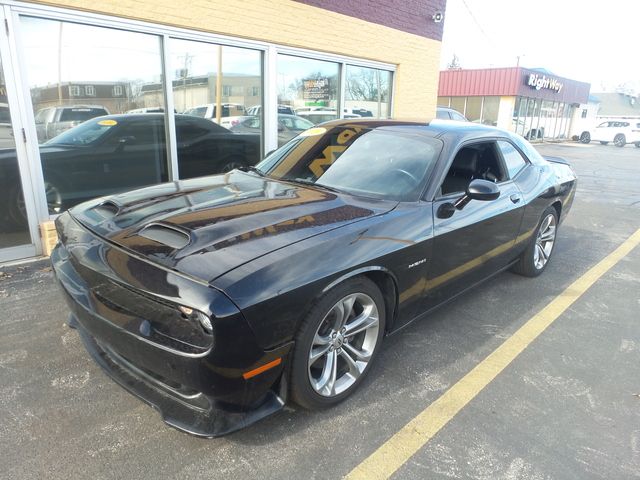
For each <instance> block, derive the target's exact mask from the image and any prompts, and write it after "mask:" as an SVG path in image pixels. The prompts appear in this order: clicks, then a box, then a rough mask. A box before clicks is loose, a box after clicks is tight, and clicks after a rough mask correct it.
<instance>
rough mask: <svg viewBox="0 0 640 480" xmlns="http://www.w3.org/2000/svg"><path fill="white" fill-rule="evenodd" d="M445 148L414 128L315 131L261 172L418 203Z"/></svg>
mask: <svg viewBox="0 0 640 480" xmlns="http://www.w3.org/2000/svg"><path fill="white" fill-rule="evenodd" d="M441 148H442V142H441V141H440V140H437V139H434V138H430V137H426V136H424V135H422V134H420V133H418V132H416V131H415V130H413V131H412V130H411V129H410V128H406V129H402V128H394V129H385V128H376V129H367V128H362V127H359V126H357V125H354V126H339V127H334V128H322V127H319V128H313V129H311V130H307V131H306V132H303V133H302V134H301V135H299V136H298V137H296V138H294V139H293V140H291V141H290V142H288V143H287V144H285V145H284V146H283V147H281V148H279V149H278V150H276V151H275V152H273V153H272V154H271V155H269V156H268V157H267V158H266V159H264V160H263V161H262V162H261V163H260V164H259V165H258V166H257V167H258V168H259V169H260V170H261V171H262V172H264V173H265V174H266V175H269V176H270V177H273V178H277V179H282V180H288V181H293V182H299V183H313V184H316V185H318V186H320V187H327V188H330V189H335V190H339V191H344V192H347V193H351V194H354V195H363V196H368V197H376V198H383V199H389V200H398V201H412V200H417V199H418V198H419V195H420V193H421V191H422V189H423V187H424V184H425V181H426V179H427V176H428V174H429V173H430V171H431V169H432V167H433V165H434V164H435V162H436V159H437V157H438V154H439V153H440V150H441Z"/></svg>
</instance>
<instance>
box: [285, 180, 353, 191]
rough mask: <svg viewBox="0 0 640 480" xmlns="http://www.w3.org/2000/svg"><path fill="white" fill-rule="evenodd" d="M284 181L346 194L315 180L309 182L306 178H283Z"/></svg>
mask: <svg viewBox="0 0 640 480" xmlns="http://www.w3.org/2000/svg"><path fill="white" fill-rule="evenodd" d="M283 180H287V181H289V182H293V183H301V184H303V185H309V186H311V187H320V188H323V189H325V190H329V191H330V192H335V193H344V192H343V191H342V190H340V189H338V188H334V187H330V186H328V185H324V184H322V183H316V182H314V181H313V180H307V179H306V178H283Z"/></svg>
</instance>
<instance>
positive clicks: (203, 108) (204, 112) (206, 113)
mask: <svg viewBox="0 0 640 480" xmlns="http://www.w3.org/2000/svg"><path fill="white" fill-rule="evenodd" d="M183 113H184V115H193V116H195V117H200V118H206V119H207V120H211V121H213V122H215V121H216V120H217V118H218V115H217V105H216V104H215V103H205V104H203V105H198V106H196V107H192V108H189V109H187V110H185V111H184V112H183ZM244 114H245V110H244V105H241V104H239V103H223V104H222V115H221V116H220V117H221V118H224V117H233V116H236V115H244Z"/></svg>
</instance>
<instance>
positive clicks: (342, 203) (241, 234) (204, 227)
mask: <svg viewBox="0 0 640 480" xmlns="http://www.w3.org/2000/svg"><path fill="white" fill-rule="evenodd" d="M395 205H396V202H390V201H376V200H366V199H360V198H355V197H353V196H350V195H346V194H344V195H343V194H336V193H332V192H328V191H323V190H320V189H316V188H310V187H306V186H302V185H295V184H290V183H286V182H281V181H276V180H272V179H269V178H265V177H259V176H257V175H255V174H250V173H244V172H240V171H233V172H230V173H228V174H225V175H218V176H213V177H202V178H196V179H192V180H186V181H179V182H174V183H166V184H161V185H156V186H153V187H148V188H144V189H141V190H135V191H133V192H129V193H125V194H121V195H114V196H111V197H108V198H102V199H99V200H95V201H92V202H87V203H84V204H82V205H79V206H77V207H75V208H74V209H72V210H71V214H72V215H73V216H74V217H75V218H76V219H77V220H78V221H80V222H81V223H82V224H84V225H85V226H86V227H87V228H89V229H90V230H92V231H93V232H95V233H97V234H98V235H100V236H102V237H104V238H106V239H108V240H109V241H111V242H113V243H116V244H118V245H120V246H122V247H125V248H126V249H129V250H131V251H134V252H136V253H138V254H141V255H144V256H145V257H147V258H148V259H150V260H152V261H154V262H157V263H160V264H162V265H164V266H167V267H169V268H172V269H174V270H177V271H180V272H182V273H186V274H188V275H191V276H194V277H197V278H199V279H201V280H204V281H212V280H214V279H215V278H217V277H219V276H220V275H223V274H224V273H226V272H228V271H229V270H231V269H233V268H236V267H238V266H240V265H242V264H244V263H246V262H248V261H250V260H253V259H255V258H258V257H260V256H262V255H265V254H267V253H269V252H272V251H274V250H277V249H279V248H283V247H285V246H287V245H290V244H292V243H295V242H298V241H301V240H304V239H305V238H308V237H310V236H313V235H317V234H320V233H323V232H326V231H329V230H332V229H334V228H338V227H341V226H344V225H347V224H349V223H352V222H354V221H358V220H361V219H364V218H367V217H370V216H372V215H379V214H382V213H385V212H387V211H389V210H391V209H393V208H394V207H395Z"/></svg>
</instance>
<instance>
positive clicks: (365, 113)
mask: <svg viewBox="0 0 640 480" xmlns="http://www.w3.org/2000/svg"><path fill="white" fill-rule="evenodd" d="M344 113H348V114H351V115H359V116H360V117H363V118H365V117H373V112H372V111H371V110H367V109H366V108H358V107H355V108H345V109H344Z"/></svg>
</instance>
